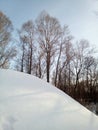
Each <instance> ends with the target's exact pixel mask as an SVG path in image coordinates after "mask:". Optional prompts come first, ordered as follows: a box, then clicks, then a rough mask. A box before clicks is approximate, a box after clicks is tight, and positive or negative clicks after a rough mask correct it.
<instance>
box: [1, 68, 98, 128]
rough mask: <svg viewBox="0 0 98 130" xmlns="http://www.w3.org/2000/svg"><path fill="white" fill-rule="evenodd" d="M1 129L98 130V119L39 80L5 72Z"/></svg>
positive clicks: (2, 86)
mask: <svg viewBox="0 0 98 130" xmlns="http://www.w3.org/2000/svg"><path fill="white" fill-rule="evenodd" d="M0 130H98V117H97V116H96V115H94V114H93V113H92V112H90V111H88V110H87V109H86V108H85V107H83V106H82V105H80V104H79V103H78V102H76V101H75V100H74V99H72V98H71V97H69V96H68V95H67V94H65V93H63V92H62V91H60V90H58V89H57V88H56V87H54V86H52V85H51V84H48V83H46V82H45V81H43V80H41V79H39V78H37V77H34V76H32V75H28V74H25V73H21V72H16V71H12V70H3V69H1V70H0Z"/></svg>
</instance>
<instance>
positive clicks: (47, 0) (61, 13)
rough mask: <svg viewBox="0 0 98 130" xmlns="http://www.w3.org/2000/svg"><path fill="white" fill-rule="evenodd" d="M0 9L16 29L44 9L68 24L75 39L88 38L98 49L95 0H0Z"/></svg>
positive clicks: (97, 20)
mask: <svg viewBox="0 0 98 130" xmlns="http://www.w3.org/2000/svg"><path fill="white" fill-rule="evenodd" d="M0 10H1V11H2V12H4V13H5V14H6V15H7V16H8V17H9V18H10V20H11V21H12V23H13V25H14V27H15V28H16V29H19V28H20V27H21V25H22V24H23V23H24V22H26V21H27V20H31V19H32V20H35V19H36V18H37V16H38V15H39V14H40V12H41V11H43V10H46V11H47V12H48V13H49V14H50V15H52V16H54V17H56V18H58V20H59V21H60V23H61V24H62V25H63V24H67V25H69V29H70V31H71V34H72V35H73V36H74V37H75V39H76V40H79V39H82V38H83V39H88V40H89V41H90V43H91V45H92V46H93V45H95V46H96V47H97V49H98V16H96V15H95V13H94V12H95V11H96V10H98V1H97V0H0Z"/></svg>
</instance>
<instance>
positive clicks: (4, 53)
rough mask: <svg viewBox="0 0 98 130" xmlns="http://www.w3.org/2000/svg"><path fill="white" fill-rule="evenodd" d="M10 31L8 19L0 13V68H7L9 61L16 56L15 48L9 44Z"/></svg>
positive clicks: (10, 24) (10, 26)
mask: <svg viewBox="0 0 98 130" xmlns="http://www.w3.org/2000/svg"><path fill="white" fill-rule="evenodd" d="M12 29H13V27H12V23H11V21H10V20H9V18H8V17H7V16H6V15H5V14H3V13H2V12H0V68H6V67H9V62H10V59H12V58H13V57H14V56H15V55H16V51H15V48H13V47H12V45H11V44H10V41H11V32H12Z"/></svg>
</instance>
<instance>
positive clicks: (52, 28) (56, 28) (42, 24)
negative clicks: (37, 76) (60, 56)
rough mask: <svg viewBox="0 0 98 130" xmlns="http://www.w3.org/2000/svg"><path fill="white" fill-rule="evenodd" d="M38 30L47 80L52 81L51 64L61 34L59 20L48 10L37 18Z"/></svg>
mask: <svg viewBox="0 0 98 130" xmlns="http://www.w3.org/2000/svg"><path fill="white" fill-rule="evenodd" d="M36 30H37V35H38V43H39V47H40V51H42V52H44V58H45V62H46V77H47V82H49V81H50V71H51V65H52V64H53V60H54V56H55V52H56V47H57V44H58V41H59V38H60V34H61V27H60V24H59V22H58V20H57V19H56V18H54V17H52V16H50V15H49V14H47V13H46V12H42V13H41V14H40V15H39V17H38V18H37V20H36Z"/></svg>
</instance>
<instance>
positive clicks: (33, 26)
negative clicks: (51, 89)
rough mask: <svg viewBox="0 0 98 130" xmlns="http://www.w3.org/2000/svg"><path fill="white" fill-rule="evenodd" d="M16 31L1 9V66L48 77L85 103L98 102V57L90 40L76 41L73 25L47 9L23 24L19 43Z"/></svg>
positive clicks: (48, 79)
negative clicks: (71, 30)
mask: <svg viewBox="0 0 98 130" xmlns="http://www.w3.org/2000/svg"><path fill="white" fill-rule="evenodd" d="M12 30H13V27H12V23H11V21H10V20H9V18H7V17H6V16H5V15H4V14H3V13H2V12H0V68H10V67H11V66H12V68H13V69H15V70H18V71H21V72H25V73H28V74H32V75H35V76H37V77H39V78H44V79H46V80H47V82H51V83H52V84H54V85H55V86H56V87H58V88H59V89H61V90H62V91H64V92H66V93H67V94H69V95H70V96H72V97H73V98H75V99H76V100H78V101H79V102H81V103H84V102H95V103H96V102H97V101H98V96H97V95H98V63H97V62H98V59H96V58H95V57H94V48H93V47H91V46H90V43H89V41H88V40H85V39H81V40H80V41H76V42H75V40H74V38H73V36H72V35H71V34H70V30H69V27H68V26H67V25H64V26H61V24H60V22H59V21H58V19H57V18H55V17H52V16H50V15H49V14H48V13H47V12H45V11H43V12H41V13H40V15H39V16H38V17H37V19H36V20H35V21H32V20H29V21H27V22H25V23H23V25H22V26H21V28H20V29H18V31H17V34H18V38H17V39H16V41H17V42H15V43H14V41H13V38H12V37H11V32H12ZM10 63H11V64H10Z"/></svg>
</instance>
